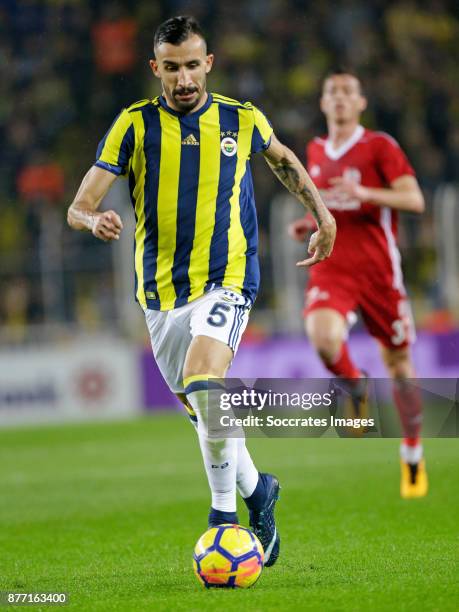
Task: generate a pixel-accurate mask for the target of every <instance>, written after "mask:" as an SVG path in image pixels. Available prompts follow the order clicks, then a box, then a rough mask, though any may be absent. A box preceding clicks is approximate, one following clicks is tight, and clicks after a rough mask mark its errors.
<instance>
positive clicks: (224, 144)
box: [220, 132, 237, 157]
mask: <svg viewBox="0 0 459 612" xmlns="http://www.w3.org/2000/svg"><path fill="white" fill-rule="evenodd" d="M233 135H234V136H236V135H237V132H233ZM220 147H221V150H222V153H223V155H226V156H227V157H233V155H236V153H237V141H236V140H235V139H234V138H233V137H232V136H225V138H223V139H222V141H221V144H220Z"/></svg>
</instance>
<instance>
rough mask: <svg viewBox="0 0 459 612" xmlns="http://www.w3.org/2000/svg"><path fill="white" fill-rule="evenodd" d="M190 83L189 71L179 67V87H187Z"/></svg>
mask: <svg viewBox="0 0 459 612" xmlns="http://www.w3.org/2000/svg"><path fill="white" fill-rule="evenodd" d="M191 84H192V83H191V78H190V73H189V72H188V70H187V69H186V68H180V70H179V72H178V80H177V85H178V86H179V87H188V86H190V85H191Z"/></svg>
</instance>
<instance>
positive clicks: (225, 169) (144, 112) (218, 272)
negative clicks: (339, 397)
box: [68, 17, 336, 566]
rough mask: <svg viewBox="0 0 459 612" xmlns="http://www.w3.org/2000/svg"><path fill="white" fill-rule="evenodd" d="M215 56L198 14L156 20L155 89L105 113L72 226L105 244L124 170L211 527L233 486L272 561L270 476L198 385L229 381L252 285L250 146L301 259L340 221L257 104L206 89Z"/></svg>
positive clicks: (116, 230) (232, 510) (138, 258)
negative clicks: (112, 194) (212, 421)
mask: <svg viewBox="0 0 459 612" xmlns="http://www.w3.org/2000/svg"><path fill="white" fill-rule="evenodd" d="M212 62H213V55H212V54H209V53H208V52H207V47H206V41H205V39H204V36H203V33H202V31H201V29H200V27H199V25H198V23H197V22H196V20H194V19H193V18H191V17H174V18H172V19H169V20H168V21H166V22H164V23H163V24H162V25H160V26H159V28H158V29H157V31H156V33H155V37H154V59H152V60H150V67H151V70H152V72H153V74H154V75H155V76H156V77H158V78H159V79H160V80H161V84H162V95H161V96H159V97H157V98H155V99H153V100H141V101H140V102H136V103H134V104H132V105H131V106H129V107H128V108H126V109H124V110H122V111H121V113H120V114H119V115H118V117H117V118H116V119H115V121H114V123H113V125H112V126H111V128H110V129H109V131H108V132H107V134H106V136H105V137H104V138H103V140H102V141H101V142H100V144H99V147H98V150H97V159H96V162H95V165H94V166H93V167H92V168H91V169H90V170H89V172H88V173H87V174H86V176H85V177H84V179H83V182H82V184H81V186H80V188H79V190H78V193H77V195H76V197H75V200H74V202H73V203H72V205H71V206H70V208H69V212H68V222H69V224H70V225H71V227H73V228H74V229H78V230H88V231H91V232H92V233H93V234H94V236H96V237H97V238H99V239H101V240H104V241H111V240H117V239H118V238H119V236H120V232H121V231H122V228H123V225H122V222H121V219H120V217H119V216H118V215H117V214H116V213H115V212H114V211H111V210H109V211H105V212H99V211H98V210H97V209H98V207H99V204H100V202H101V201H102V199H103V197H104V196H105V194H106V193H107V191H108V190H109V188H110V186H111V185H112V183H113V182H114V180H115V179H116V178H117V177H118V176H120V175H127V176H128V177H129V187H130V194H131V200H132V205H133V207H134V210H135V215H136V230H135V292H136V299H137V301H138V302H139V304H140V306H141V307H142V308H143V310H144V313H145V317H146V322H147V325H148V328H149V332H150V335H151V343H152V348H153V353H154V356H155V358H156V361H157V363H158V366H159V368H160V370H161V372H162V375H163V376H164V378H165V380H166V382H167V383H168V385H169V387H170V388H171V390H172V391H173V392H174V393H176V394H177V395H178V396H179V397H180V398H181V400H182V401H183V403H184V405H185V406H186V407H187V409H188V412H189V414H190V416H191V418H192V419H193V420H194V421H196V423H197V432H198V437H199V443H200V447H201V451H202V456H203V460H204V466H205V469H206V472H207V477H208V481H209V485H210V489H211V494H212V506H211V510H210V514H209V520H208V523H209V526H214V525H218V524H221V523H238V518H237V515H236V490H238V491H239V493H240V494H241V495H242V497H243V498H244V500H245V502H246V505H247V507H248V509H249V515H250V525H251V526H252V528H253V529H254V531H255V533H256V534H257V535H258V536H259V538H260V540H261V542H262V544H263V548H264V550H265V565H267V566H270V565H273V564H274V563H275V561H276V559H277V557H278V555H279V542H280V539H279V534H278V532H277V529H276V524H275V521H274V506H275V502H276V499H277V497H278V491H279V483H278V481H277V479H276V478H275V477H274V476H272V475H270V474H260V473H259V472H258V471H257V469H256V468H255V466H254V464H253V461H252V459H251V457H250V455H249V452H248V450H247V448H246V445H245V440H243V439H235V438H228V439H213V438H212V437H210V436H209V435H208V429H207V426H206V425H207V423H208V417H209V415H208V389H209V388H212V385H213V384H215V382H212V381H211V380H209V379H213V378H219V379H222V378H223V377H224V376H225V373H226V371H227V369H228V367H229V365H230V364H231V361H232V359H233V357H234V355H235V353H236V350H237V348H238V345H239V342H240V339H241V336H242V333H243V331H244V329H245V327H246V325H247V321H248V317H249V311H250V309H251V307H252V305H253V302H254V300H255V297H256V294H257V290H258V284H259V267H258V259H257V223H256V211H255V203H254V195H253V186H252V179H251V174H250V167H249V158H250V156H251V154H253V153H259V152H260V153H262V154H263V155H264V157H265V159H266V161H267V163H268V165H269V166H270V168H271V169H272V171H273V172H274V174H275V175H276V176H277V177H278V178H279V179H280V180H281V181H282V182H283V184H284V185H285V186H286V187H287V189H289V190H290V191H291V192H292V193H293V194H295V195H296V196H297V198H298V199H299V200H300V202H301V203H302V204H303V205H304V206H305V207H306V208H307V209H308V210H310V211H311V212H312V214H313V215H314V218H315V219H316V223H317V226H318V230H317V231H316V232H315V233H314V235H313V236H312V238H311V242H310V243H309V254H310V257H308V258H307V259H305V260H304V261H301V262H298V264H297V265H300V266H309V265H312V264H315V263H316V262H318V261H321V260H323V259H325V258H326V257H328V255H329V254H330V252H331V250H332V247H333V242H334V238H335V233H336V225H335V221H334V219H333V216H332V215H331V214H330V212H329V211H328V210H327V208H326V207H325V205H324V204H323V202H322V201H321V198H320V196H319V194H318V191H317V190H316V188H315V186H314V184H313V183H312V181H311V179H310V178H309V176H308V174H307V172H306V170H305V168H304V167H303V166H302V164H301V162H300V161H299V160H298V159H297V158H296V157H295V155H294V154H293V153H292V152H291V151H290V150H289V149H287V148H286V147H285V146H284V145H282V144H281V143H280V142H279V141H278V140H277V138H276V137H275V135H274V134H273V129H272V127H271V125H270V123H269V122H268V120H267V119H266V117H265V116H264V115H263V113H262V112H261V111H260V110H258V109H257V108H256V107H254V106H252V104H250V103H248V102H247V103H245V104H243V103H240V102H238V101H237V100H233V99H231V98H227V97H225V96H221V95H218V94H211V93H208V92H207V90H206V76H207V74H208V73H209V72H210V70H211V68H212Z"/></svg>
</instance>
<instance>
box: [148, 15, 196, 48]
mask: <svg viewBox="0 0 459 612" xmlns="http://www.w3.org/2000/svg"><path fill="white" fill-rule="evenodd" d="M194 34H196V35H197V36H200V37H201V38H202V39H203V41H204V42H206V38H205V36H204V32H203V31H202V29H201V26H200V25H199V23H198V21H197V20H196V19H195V18H194V17H191V16H190V15H180V16H178V17H171V18H170V19H168V20H167V21H164V23H162V24H161V25H160V26H158V28H157V30H156V32H155V37H154V39H153V50H154V49H156V47H157V46H158V45H160V44H161V43H170V44H171V45H180V44H181V43H182V42H184V41H185V40H187V39H188V38H190V36H193V35H194Z"/></svg>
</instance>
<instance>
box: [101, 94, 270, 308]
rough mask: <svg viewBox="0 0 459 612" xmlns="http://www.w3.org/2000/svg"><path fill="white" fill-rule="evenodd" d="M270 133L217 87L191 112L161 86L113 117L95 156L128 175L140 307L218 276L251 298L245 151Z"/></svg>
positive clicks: (253, 255) (191, 291)
mask: <svg viewBox="0 0 459 612" xmlns="http://www.w3.org/2000/svg"><path fill="white" fill-rule="evenodd" d="M271 135H272V128H271V125H270V123H269V122H268V120H267V119H266V117H265V116H264V115H263V113H262V112H261V111H260V110H258V109H257V108H256V107H255V106H252V104H250V103H249V102H247V103H244V104H243V103H240V102H238V101H236V100H232V99H231V98H226V97H224V96H221V95H218V94H209V95H208V98H207V100H206V103H205V104H204V105H203V106H202V107H201V108H200V109H199V110H197V111H196V112H194V113H188V114H183V113H179V112H177V111H175V110H173V109H171V108H170V107H169V106H168V105H167V103H166V100H165V99H164V98H163V97H162V96H161V97H158V98H155V99H154V100H142V101H140V102H136V103H135V104H132V105H131V106H130V107H129V108H126V109H123V111H122V112H121V113H120V114H119V115H118V117H117V118H116V119H115V121H114V123H113V125H112V126H111V128H110V129H109V131H108V132H107V134H106V136H105V137H104V138H103V140H102V141H101V142H100V144H99V147H98V150H97V160H96V162H95V164H96V166H99V167H100V168H104V169H105V170H108V171H110V172H113V173H114V174H116V175H122V174H124V175H127V176H128V177H129V187H130V194H131V200H132V204H133V207H134V210H135V216H136V230H135V279H136V282H135V291H136V299H137V301H138V302H139V303H140V304H141V305H142V306H143V307H144V308H145V307H147V308H150V309H154V310H171V309H173V308H178V307H179V306H183V305H184V304H186V303H188V302H191V301H192V300H195V299H196V298H198V297H200V296H201V295H203V294H204V293H205V292H206V291H209V290H211V289H213V288H215V287H221V286H225V287H233V288H235V289H237V290H239V291H241V292H242V293H243V295H245V296H246V297H248V298H249V299H250V300H251V302H253V301H254V300H255V297H256V294H257V291H258V285H259V280H260V272H259V264H258V256H257V242H258V236H257V234H258V232H257V218H256V211H255V201H254V193H253V184H252V177H251V172H250V165H249V159H250V155H251V154H252V153H257V152H259V151H262V150H263V149H266V148H267V147H268V146H269V142H270V140H271Z"/></svg>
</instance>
